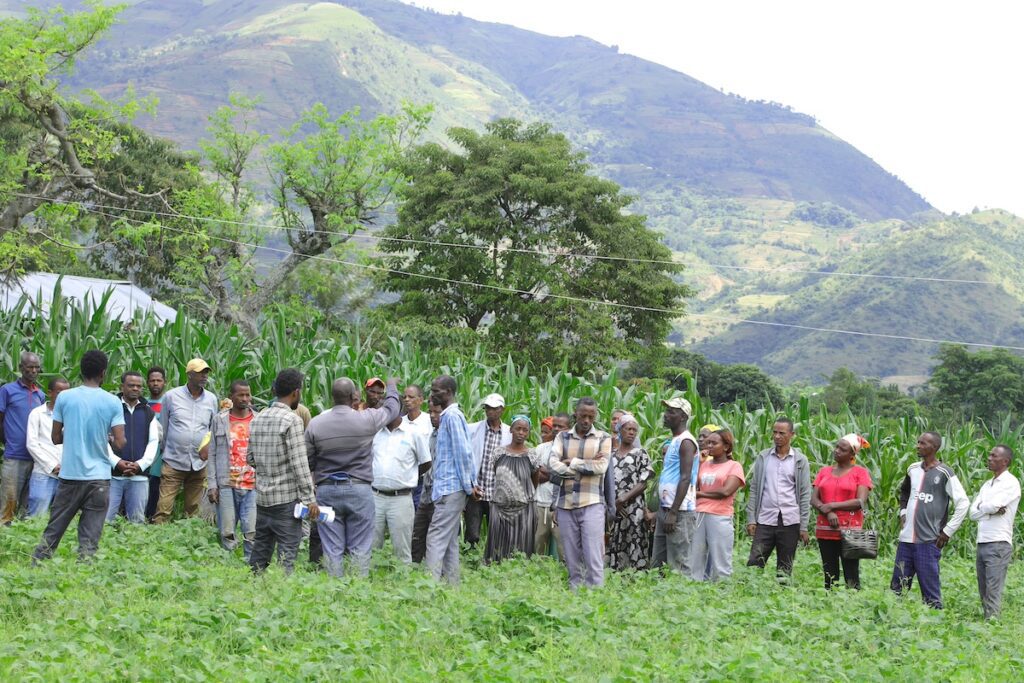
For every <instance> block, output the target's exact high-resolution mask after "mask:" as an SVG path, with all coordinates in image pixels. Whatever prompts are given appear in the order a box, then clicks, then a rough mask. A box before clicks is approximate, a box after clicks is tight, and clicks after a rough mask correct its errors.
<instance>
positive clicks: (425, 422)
mask: <svg viewBox="0 0 1024 683" xmlns="http://www.w3.org/2000/svg"><path fill="white" fill-rule="evenodd" d="M402 407H403V408H404V409H405V415H403V416H402V423H403V424H406V425H412V426H413V427H415V428H416V429H418V430H420V431H421V432H423V433H424V434H426V435H427V436H430V434H431V433H432V432H433V431H434V428H433V427H432V426H431V424H430V415H427V414H426V413H425V412H423V390H422V389H420V388H419V387H418V386H416V385H415V384H410V385H409V386H407V387H406V388H405V391H403V392H402Z"/></svg>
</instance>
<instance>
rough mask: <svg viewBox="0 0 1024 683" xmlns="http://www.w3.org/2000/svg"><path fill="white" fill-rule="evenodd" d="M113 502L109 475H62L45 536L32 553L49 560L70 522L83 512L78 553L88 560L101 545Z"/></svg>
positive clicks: (79, 521) (38, 558) (79, 524)
mask: <svg viewBox="0 0 1024 683" xmlns="http://www.w3.org/2000/svg"><path fill="white" fill-rule="evenodd" d="M109 503H110V480H109V479H96V480H90V481H73V480H70V479H61V480H60V481H59V482H58V483H57V493H56V494H55V495H54V497H53V505H51V506H50V521H49V523H48V524H47V525H46V530H45V531H44V532H43V540H42V541H41V542H40V543H39V545H38V546H36V550H35V552H34V553H32V557H33V559H35V560H48V559H50V558H51V557H53V553H54V552H56V550H57V546H59V545H60V542H61V539H62V538H64V532H65V531H67V530H68V525H69V524H71V520H73V519H74V518H75V515H77V514H78V513H79V512H81V513H82V514H81V515H80V516H79V518H78V557H79V559H82V560H85V559H88V558H89V557H92V556H93V555H95V554H96V549H97V548H99V547H100V536H102V535H103V523H104V521H105V520H106V518H107V505H108V504H109Z"/></svg>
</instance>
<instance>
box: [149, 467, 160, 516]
mask: <svg viewBox="0 0 1024 683" xmlns="http://www.w3.org/2000/svg"><path fill="white" fill-rule="evenodd" d="M146 476H147V477H149V500H147V501H146V519H147V520H148V519H153V515H155V514H156V503H157V501H158V500H160V477H154V476H153V475H152V474H147V475H146Z"/></svg>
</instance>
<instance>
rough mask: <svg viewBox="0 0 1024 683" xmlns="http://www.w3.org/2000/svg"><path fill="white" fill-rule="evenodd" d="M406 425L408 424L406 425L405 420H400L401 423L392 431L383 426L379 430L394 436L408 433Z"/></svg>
mask: <svg viewBox="0 0 1024 683" xmlns="http://www.w3.org/2000/svg"><path fill="white" fill-rule="evenodd" d="M408 424H409V423H407V422H406V421H405V420H402V421H401V422H399V423H398V426H397V427H395V428H394V429H388V426H387V425H384V426H383V427H381V428H380V429H381V431H382V432H387V433H388V434H394V433H395V432H408V431H409V426H408Z"/></svg>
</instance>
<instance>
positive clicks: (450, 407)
mask: <svg viewBox="0 0 1024 683" xmlns="http://www.w3.org/2000/svg"><path fill="white" fill-rule="evenodd" d="M450 410H459V404H458V403H456V402H455V401H452V402H451V403H449V404H448V407H447V408H445V409H444V410H442V411H441V414H442V415H444V414H445V413H447V412H448V411H450Z"/></svg>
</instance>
